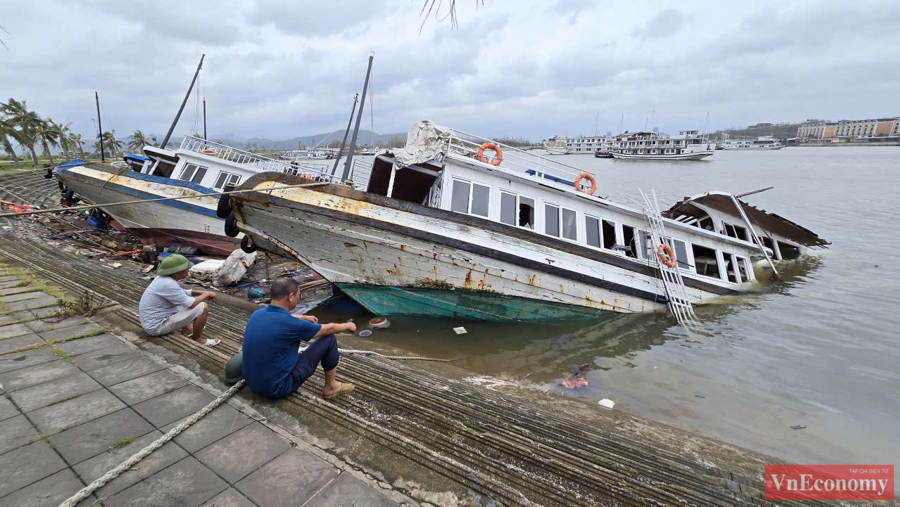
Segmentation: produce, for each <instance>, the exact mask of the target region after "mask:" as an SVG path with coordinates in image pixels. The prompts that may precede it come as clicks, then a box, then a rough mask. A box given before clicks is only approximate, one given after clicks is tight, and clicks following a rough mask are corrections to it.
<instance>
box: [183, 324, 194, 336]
mask: <svg viewBox="0 0 900 507" xmlns="http://www.w3.org/2000/svg"><path fill="white" fill-rule="evenodd" d="M181 334H182V335H184V336H190V335H192V334H194V325H193V324H188V325H186V326H184V327H183V328H181Z"/></svg>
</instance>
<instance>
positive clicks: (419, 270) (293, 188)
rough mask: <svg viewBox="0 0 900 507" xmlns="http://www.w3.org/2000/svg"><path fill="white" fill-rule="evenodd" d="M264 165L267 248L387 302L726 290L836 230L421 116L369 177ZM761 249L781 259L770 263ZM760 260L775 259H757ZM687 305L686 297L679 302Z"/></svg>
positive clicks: (508, 305) (400, 310) (253, 194)
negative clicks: (348, 179) (659, 195)
mask: <svg viewBox="0 0 900 507" xmlns="http://www.w3.org/2000/svg"><path fill="white" fill-rule="evenodd" d="M304 183H314V182H312V181H311V180H309V179H304V178H301V177H296V176H291V175H285V174H273V173H261V174H257V175H255V176H253V177H251V178H249V179H247V180H246V181H244V182H243V183H242V184H241V185H240V187H239V189H240V190H242V191H243V192H241V193H239V194H233V195H231V196H230V197H229V198H228V199H229V200H228V206H230V208H231V209H230V212H231V213H232V214H233V216H234V217H235V219H236V222H237V226H238V228H239V229H240V230H241V231H242V232H243V233H244V234H246V235H248V236H249V237H250V238H251V239H252V243H253V245H252V247H253V248H263V249H266V250H270V251H273V252H276V253H280V254H284V255H288V256H292V257H294V258H296V259H298V260H299V261H301V262H303V263H305V264H307V265H308V266H310V267H311V268H313V269H314V270H316V271H317V272H319V273H320V274H321V275H322V276H323V277H325V278H326V279H328V280H329V281H331V282H333V283H334V284H335V285H336V286H337V287H338V288H340V289H341V290H342V291H343V292H344V293H346V294H347V295H349V296H350V297H352V298H353V299H355V300H356V301H357V302H359V303H360V304H361V305H363V306H364V307H366V308H367V309H368V310H370V311H371V312H373V313H375V314H378V315H385V316H392V315H416V316H434V317H452V318H463V319H479V320H492V321H535V322H541V321H552V320H557V319H601V318H606V317H611V316H614V315H616V314H619V313H640V312H656V311H665V310H666V309H667V308H668V309H670V310H672V311H673V312H676V310H678V308H677V307H679V306H680V307H682V311H683V308H684V307H687V308H688V310H690V308H691V307H692V306H693V305H700V304H707V303H712V302H715V301H716V300H717V299H719V298H721V296H725V295H735V294H739V293H741V292H742V291H745V290H748V289H749V288H750V287H752V286H753V282H755V281H757V276H770V275H772V274H777V267H776V266H777V264H778V262H779V261H782V260H785V259H790V258H794V257H797V256H801V255H808V254H810V253H812V251H813V250H815V249H818V248H822V247H825V246H826V245H827V244H828V243H827V242H826V241H825V240H823V239H821V238H819V237H818V236H817V235H816V234H815V233H813V232H811V231H809V230H807V229H805V228H803V227H801V226H799V225H797V224H794V223H793V222H790V221H788V220H786V219H784V218H782V217H780V216H778V215H773V214H770V213H765V212H763V211H761V210H758V209H756V208H754V207H752V206H750V205H749V204H747V203H746V202H744V201H743V200H741V199H739V198H738V197H737V196H734V195H732V194H730V193H724V192H710V193H704V194H700V195H697V196H695V197H693V198H689V199H685V200H684V201H683V202H679V203H676V204H675V205H674V206H672V207H671V208H669V209H666V210H662V209H661V208H659V206H658V204H657V203H656V202H655V201H656V199H655V194H648V195H645V206H643V207H638V208H636V207H629V206H625V205H622V204H619V203H616V202H613V201H612V200H610V199H609V198H607V197H603V196H601V195H600V192H597V184H598V183H601V187H602V182H597V181H596V180H595V178H594V176H593V175H591V174H588V173H585V172H581V171H580V170H579V169H577V168H575V167H572V166H569V165H565V164H562V163H560V162H557V161H556V160H554V159H548V158H545V157H541V156H538V155H535V154H534V153H532V152H527V151H522V150H518V149H516V148H513V147H511V146H506V145H503V144H501V143H497V142H496V141H492V140H490V139H485V138H480V137H477V136H473V135H471V134H467V133H464V132H461V131H458V130H454V129H450V128H445V127H440V126H437V125H435V124H432V123H430V122H427V121H426V122H420V123H418V124H416V125H415V126H414V127H413V128H412V129H411V130H410V132H409V137H408V141H407V146H406V148H404V149H400V150H395V151H394V152H393V153H389V154H383V155H379V156H378V157H376V159H375V161H374V164H373V166H372V168H371V173H370V174H369V176H368V180H367V182H366V184H365V185H364V187H363V188H364V190H358V189H355V188H353V186H351V185H347V184H340V183H327V182H321V183H318V184H316V185H313V186H305V187H298V185H300V184H304ZM760 264H763V265H765V266H770V267H768V268H766V269H757V268H758V267H759V266H760ZM757 271H759V274H758V273H757ZM676 315H677V312H676Z"/></svg>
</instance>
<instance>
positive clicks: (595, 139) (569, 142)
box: [544, 136, 615, 156]
mask: <svg viewBox="0 0 900 507" xmlns="http://www.w3.org/2000/svg"><path fill="white" fill-rule="evenodd" d="M614 139H615V137H613V136H574V137H553V138H551V139H548V140H546V141H544V148H545V149H547V151H548V152H550V153H551V154H552V155H562V154H565V155H595V156H596V154H597V153H600V154H601V156H603V154H606V153H609V150H610V148H611V147H612V144H613V140H614ZM548 143H549V144H548ZM563 147H565V153H558V152H556V150H559V149H562V148H563ZM551 148H552V149H551Z"/></svg>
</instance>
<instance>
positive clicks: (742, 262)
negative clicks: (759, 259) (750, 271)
mask: <svg viewBox="0 0 900 507" xmlns="http://www.w3.org/2000/svg"><path fill="white" fill-rule="evenodd" d="M735 259H737V267H738V274H740V275H741V281H743V282H749V281H750V277H749V276H747V259H745V258H743V257H735Z"/></svg>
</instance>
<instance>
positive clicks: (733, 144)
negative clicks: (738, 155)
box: [722, 136, 784, 150]
mask: <svg viewBox="0 0 900 507" xmlns="http://www.w3.org/2000/svg"><path fill="white" fill-rule="evenodd" d="M782 148H784V145H783V144H781V141H779V140H778V139H775V138H774V137H773V136H760V137H757V138H756V139H754V140H750V139H745V140H733V141H725V142H723V143H722V149H725V150H780V149H782Z"/></svg>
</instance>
